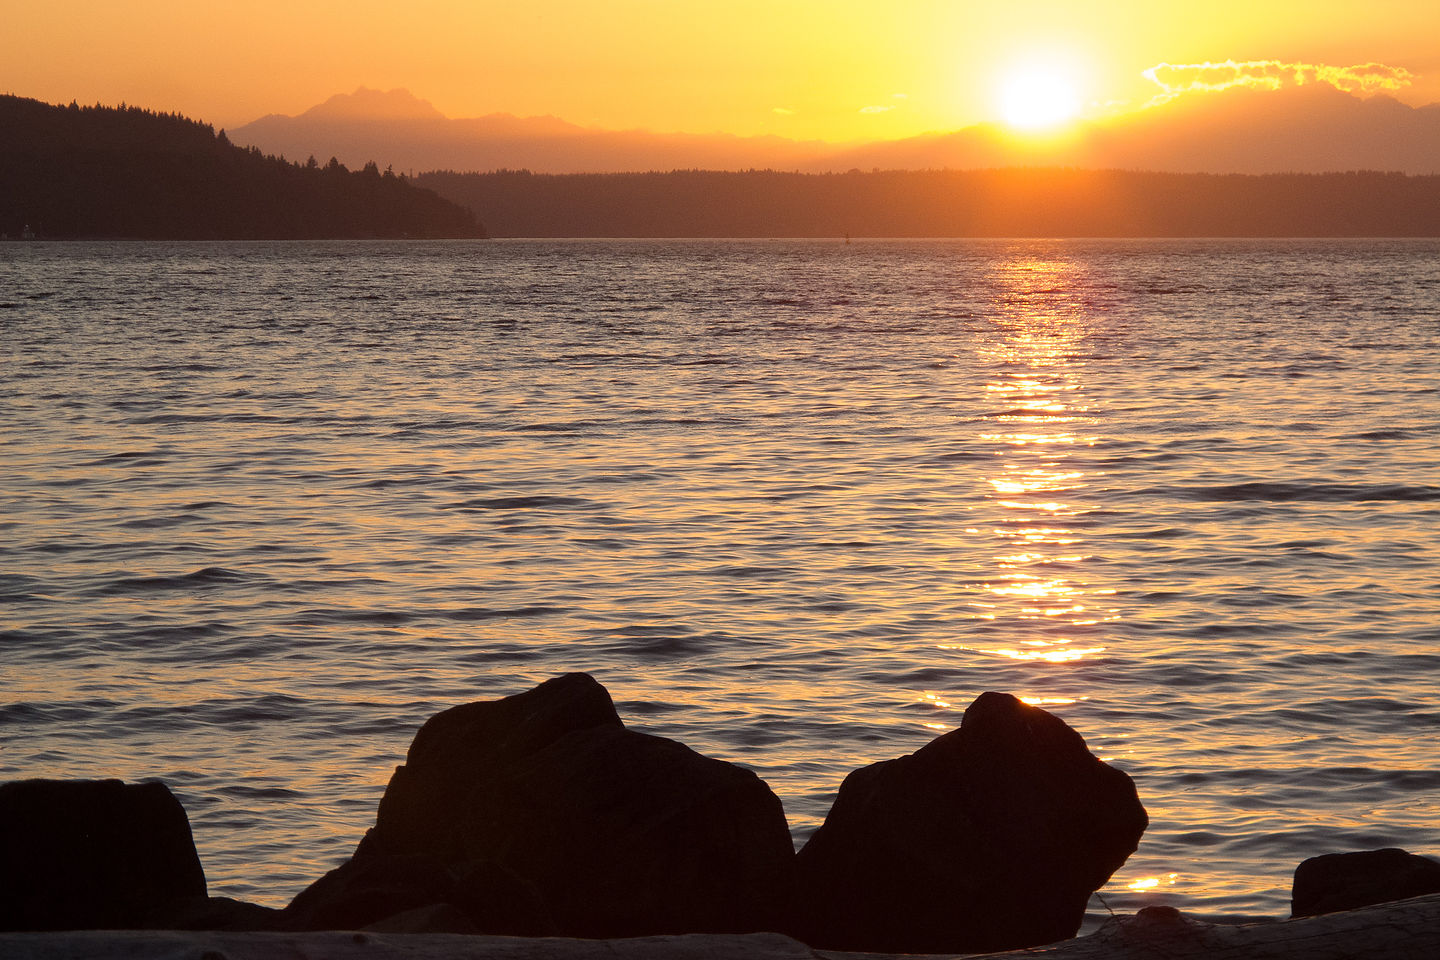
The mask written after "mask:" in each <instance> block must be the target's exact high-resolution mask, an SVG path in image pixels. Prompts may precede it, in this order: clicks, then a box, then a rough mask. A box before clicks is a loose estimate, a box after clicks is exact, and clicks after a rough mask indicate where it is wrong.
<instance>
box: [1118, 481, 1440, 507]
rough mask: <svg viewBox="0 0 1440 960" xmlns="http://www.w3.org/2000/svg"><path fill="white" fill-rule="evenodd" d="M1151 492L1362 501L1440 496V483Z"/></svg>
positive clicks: (1258, 484)
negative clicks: (1436, 485)
mask: <svg viewBox="0 0 1440 960" xmlns="http://www.w3.org/2000/svg"><path fill="white" fill-rule="evenodd" d="M1143 492H1144V493H1145V494H1150V495H1169V496H1174V497H1178V498H1179V499H1182V500H1201V501H1210V500H1213V501H1233V500H1269V501H1276V502H1286V501H1294V500H1313V501H1319V502H1324V503H1363V502H1366V501H1375V500H1400V501H1404V500H1410V501H1418V502H1427V501H1435V500H1440V487H1432V486H1428V485H1424V484H1401V483H1376V484H1345V483H1282V482H1270V481H1255V482H1252V483H1232V484H1224V485H1221V486H1215V487H1168V488H1167V487H1155V488H1151V489H1149V490H1145V491H1143Z"/></svg>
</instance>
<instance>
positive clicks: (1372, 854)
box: [1290, 847, 1440, 917]
mask: <svg viewBox="0 0 1440 960" xmlns="http://www.w3.org/2000/svg"><path fill="white" fill-rule="evenodd" d="M1427 893H1440V862H1437V861H1435V860H1432V859H1430V858H1429V857H1422V856H1419V855H1418V854H1414V853H1407V852H1406V851H1404V850H1400V849H1397V848H1395V847H1386V848H1385V849H1383V850H1366V851H1362V852H1358V853H1327V854H1325V855H1324V856H1319V857H1311V858H1310V859H1309V860H1306V861H1305V862H1303V863H1301V864H1300V866H1298V867H1296V868H1295V881H1294V884H1293V885H1292V887H1291V890H1290V915H1291V916H1292V917H1314V916H1319V915H1320V914H1322V913H1334V912H1335V911H1337V910H1353V909H1355V908H1356V907H1368V906H1371V905H1372V904H1377V903H1389V902H1390V901H1392V900H1405V899H1408V898H1410V897H1419V896H1423V895H1425V894H1427Z"/></svg>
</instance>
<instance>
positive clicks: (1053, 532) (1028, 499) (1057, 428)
mask: <svg viewBox="0 0 1440 960" xmlns="http://www.w3.org/2000/svg"><path fill="white" fill-rule="evenodd" d="M1081 269H1082V268H1081V267H1080V266H1079V265H1077V264H1076V263H1075V262H1073V261H1070V260H1047V259H1042V258H1038V257H1022V258H1017V259H1015V260H1012V261H1009V262H1008V263H1007V264H1006V265H1005V267H1004V268H1003V270H1002V273H1001V276H1000V279H1001V280H1002V285H1003V289H1004V291H1005V295H1004V296H1003V297H1002V298H1001V300H1000V302H999V303H997V304H996V305H995V306H996V321H995V323H996V327H997V334H998V335H997V336H995V337H994V338H992V339H991V340H990V341H989V342H988V343H987V344H986V345H984V346H983V347H982V350H981V352H982V359H983V360H985V361H986V363H987V366H988V368H989V369H991V370H993V371H994V374H993V376H992V377H991V379H990V380H989V381H988V382H986V384H985V393H986V396H987V397H988V398H990V400H991V401H992V403H993V409H992V412H991V413H990V414H989V415H988V417H987V419H988V420H989V421H990V422H991V423H993V424H995V425H996V428H997V429H993V430H991V431H988V432H985V433H983V434H982V435H981V437H982V439H984V440H986V441H988V442H989V443H991V444H994V445H995V446H996V447H997V449H998V451H999V453H998V455H997V460H998V463H997V464H996V469H995V472H994V473H993V474H992V475H990V476H989V477H987V478H986V480H987V482H988V484H989V486H990V488H991V489H992V491H993V496H992V499H991V504H990V506H991V510H992V513H993V515H994V516H995V517H996V522H995V523H994V526H993V527H992V530H991V533H992V534H993V536H994V537H995V538H996V540H997V541H998V542H999V544H1000V549H998V550H997V551H996V553H995V555H994V557H993V563H994V574H993V576H992V577H991V578H990V579H989V580H988V581H987V582H986V584H985V590H986V592H987V593H988V594H989V596H990V598H991V599H992V604H990V605H987V606H988V609H986V610H985V612H984V613H982V614H980V616H981V617H982V618H983V619H987V620H992V621H1002V622H1003V623H1004V625H1005V627H1006V633H1007V638H1006V639H1007V641H1008V642H1006V643H1005V644H1003V645H996V646H993V647H991V646H986V647H981V648H980V649H979V651H978V652H980V653H983V654H987V655H990V656H998V657H1005V658H1008V659H1010V660H1014V661H1019V662H1028V663H1035V664H1073V663H1077V662H1080V661H1085V660H1090V659H1093V658H1095V657H1099V656H1101V655H1102V654H1104V652H1105V649H1106V648H1105V646H1104V644H1103V643H1100V642H1097V639H1098V638H1097V637H1096V636H1095V628H1096V627H1097V626H1098V625H1099V624H1101V623H1103V622H1105V621H1106V620H1109V619H1113V613H1112V612H1111V611H1109V610H1107V609H1104V608H1097V607H1096V598H1097V597H1098V596H1100V595H1101V592H1100V591H1095V590H1093V589H1091V588H1090V587H1089V586H1088V585H1087V584H1086V583H1085V581H1084V580H1083V579H1082V577H1081V576H1080V571H1082V570H1083V569H1084V565H1085V562H1086V561H1087V560H1088V559H1089V557H1088V555H1087V554H1086V553H1085V552H1084V551H1083V543H1084V540H1083V534H1082V531H1081V528H1080V526H1079V525H1078V523H1077V520H1078V519H1079V518H1081V517H1082V515H1083V514H1084V512H1085V508H1084V507H1083V506H1082V505H1080V504H1077V503H1076V498H1077V497H1079V496H1080V495H1081V493H1082V491H1083V490H1084V489H1085V487H1087V486H1088V485H1089V484H1091V483H1093V482H1094V477H1093V476H1091V475H1090V473H1089V472H1087V471H1086V470H1085V469H1081V468H1080V467H1079V466H1077V464H1076V463H1075V459H1076V454H1077V452H1079V451H1082V450H1083V449H1084V448H1086V447H1088V446H1091V445H1093V444H1094V443H1095V442H1096V438H1095V437H1093V436H1090V435H1089V434H1088V433H1087V432H1086V429H1087V428H1088V427H1090V426H1092V425H1093V424H1094V423H1095V422H1096V418H1095V416H1094V414H1093V413H1092V412H1091V410H1090V408H1089V406H1088V405H1087V404H1086V401H1085V391H1084V383H1083V379H1082V375H1083V372H1084V362H1083V359H1082V356H1083V352H1082V350H1081V346H1082V341H1083V339H1084V338H1085V337H1086V336H1087V335H1088V333H1089V332H1090V325H1091V324H1092V323H1093V321H1094V317H1092V316H1091V315H1090V313H1089V312H1088V311H1086V310H1085V309H1083V308H1082V307H1078V306H1076V303H1077V301H1076V298H1074V297H1072V296H1069V292H1070V291H1072V290H1073V289H1075V288H1076V287H1077V286H1078V285H1080V284H1081V283H1082V282H1083V280H1084V277H1083V276H1079V275H1077V274H1078V272H1079V271H1080V270H1081ZM1042 699H1043V698H1042ZM1062 702H1067V701H1062Z"/></svg>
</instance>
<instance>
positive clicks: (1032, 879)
mask: <svg viewBox="0 0 1440 960" xmlns="http://www.w3.org/2000/svg"><path fill="white" fill-rule="evenodd" d="M1148 822H1149V821H1148V818H1147V817H1146V814H1145V809H1144V807H1143V806H1141V804H1140V800H1139V798H1138V797H1137V795H1136V792H1135V785H1134V783H1132V782H1131V780H1130V777H1129V776H1127V775H1126V774H1125V773H1124V772H1122V771H1120V770H1117V769H1116V768H1114V767H1111V766H1109V765H1107V764H1105V763H1103V762H1102V761H1101V760H1099V759H1098V758H1097V757H1095V756H1094V755H1093V754H1091V753H1090V751H1089V750H1088V749H1086V746H1085V741H1084V740H1083V739H1082V738H1081V736H1080V735H1079V734H1078V733H1076V732H1075V731H1074V730H1072V729H1071V728H1070V727H1069V726H1067V725H1066V724H1065V722H1064V721H1063V720H1061V719H1060V718H1058V717H1055V716H1053V715H1052V714H1049V713H1047V712H1045V711H1044V710H1041V709H1039V708H1037V707H1032V706H1029V705H1027V704H1025V703H1023V702H1021V701H1020V700H1017V699H1016V698H1014V697H1012V696H1009V695H1007V694H1001V693H985V694H982V695H981V696H980V697H979V698H978V699H977V700H976V701H975V702H974V703H973V704H971V705H970V708H969V709H968V710H966V711H965V716H964V718H963V720H962V722H961V725H960V728H959V729H958V730H954V731H952V732H950V733H947V734H945V735H944V736H942V737H939V738H937V739H936V740H934V741H932V742H931V743H929V744H928V745H926V746H925V747H923V748H922V749H920V750H918V751H916V752H915V753H913V754H911V755H909V756H906V757H900V758H898V759H894V760H886V761H883V762H881V763H876V764H872V765H871V766H868V767H864V768H862V769H860V770H857V771H855V772H854V773H852V774H850V775H849V776H848V777H846V779H845V782H844V783H843V784H842V785H841V787H840V792H839V795H838V796H837V797H836V799H835V804H834V806H833V807H832V809H831V811H830V814H829V816H828V817H827V818H826V820H825V823H824V825H822V826H821V828H820V829H819V830H818V831H816V833H815V835H814V836H813V837H811V839H810V841H809V842H808V843H807V844H806V845H805V847H804V849H803V850H801V852H800V854H799V857H798V858H797V865H798V869H799V881H798V883H799V886H798V890H799V897H800V901H801V904H800V910H799V921H798V930H797V933H798V935H799V936H800V938H801V939H802V940H805V941H806V942H808V943H811V944H812V945H813V946H817V947H825V948H830V949H837V950H866V951H887V952H906V953H942V952H980V951H987V950H1009V949H1015V948H1020V947H1027V946H1033V945H1038V944H1044V943H1052V942H1054V941H1057V940H1063V939H1066V938H1068V937H1073V936H1074V935H1075V933H1076V931H1078V929H1079V927H1080V922H1081V920H1082V918H1083V916H1084V912H1085V904H1086V902H1087V901H1088V899H1089V897H1090V894H1091V893H1092V892H1093V891H1095V890H1097V889H1099V888H1100V887H1101V886H1102V885H1103V884H1104V883H1105V881H1106V880H1108V879H1109V877H1110V875H1111V874H1112V873H1114V872H1115V870H1117V869H1118V868H1119V867H1120V865H1121V864H1123V863H1124V862H1125V860H1126V858H1127V857H1128V856H1129V855H1130V854H1131V853H1133V852H1134V850H1135V847H1136V846H1137V844H1138V843H1139V841H1140V835H1141V834H1142V833H1143V832H1144V830H1145V827H1146V826H1147V825H1148Z"/></svg>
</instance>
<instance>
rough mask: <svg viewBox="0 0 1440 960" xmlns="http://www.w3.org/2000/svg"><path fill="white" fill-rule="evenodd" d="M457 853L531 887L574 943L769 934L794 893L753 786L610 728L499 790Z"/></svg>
mask: <svg viewBox="0 0 1440 960" xmlns="http://www.w3.org/2000/svg"><path fill="white" fill-rule="evenodd" d="M463 846H464V848H465V850H466V851H467V852H469V853H470V854H472V855H476V856H484V857H488V858H492V859H495V860H498V861H500V862H502V863H505V864H507V865H508V866H510V867H511V868H513V869H514V870H515V871H516V872H517V873H520V874H522V875H523V876H527V877H529V878H530V879H532V880H533V881H534V882H535V884H536V886H537V887H539V888H540V890H541V891H542V893H543V894H544V896H545V898H546V900H547V902H548V903H549V905H550V908H551V910H552V911H553V913H554V915H555V918H556V921H557V923H558V924H559V926H560V929H561V931H562V933H564V934H565V935H567V936H576V937H634V936H646V935H650V934H663V933H744V932H753V931H759V930H773V929H777V928H778V927H779V926H780V925H781V923H782V922H783V918H784V911H785V910H786V909H787V908H788V906H789V901H790V893H791V884H792V882H793V870H794V852H793V847H792V844H791V841H790V835H789V831H788V829H787V827H786V824H785V814H784V812H783V810H782V809H781V806H780V801H779V800H778V799H777V798H776V797H775V795H774V793H772V792H771V791H770V788H769V787H767V786H766V785H765V784H764V783H763V782H762V781H761V780H760V779H759V778H758V777H756V776H755V775H754V774H753V773H750V772H749V771H747V770H743V769H741V768H740V767H737V766H734V765H733V764H729V763H725V762H724V761H721V760H715V759H711V758H708V757H703V756H701V755H700V754H698V753H696V752H695V751H693V750H691V749H690V748H689V747H686V746H684V745H683V744H680V743H676V742H675V741H673V740H666V739H663V738H661V737H653V736H647V735H645V734H641V733H635V732H633V731H629V730H624V729H619V728H615V727H596V728H592V729H589V730H584V731H579V732H577V733H573V734H570V735H568V736H566V737H563V738H561V739H560V740H557V741H556V742H555V743H553V744H551V745H550V746H549V747H548V748H546V749H545V750H543V751H540V752H538V753H536V754H534V755H533V756H531V757H528V758H525V759H524V760H521V761H520V762H518V763H516V764H515V765H514V766H513V767H511V768H510V769H508V770H507V771H505V772H504V773H503V774H502V775H500V776H499V777H497V779H496V781H495V783H494V786H493V789H491V790H489V791H486V792H485V793H484V794H483V795H480V796H477V797H476V805H475V807H474V808H473V810H472V814H471V816H470V818H469V819H468V820H467V822H466V831H465V834H464V839H463Z"/></svg>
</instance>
